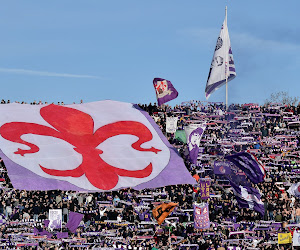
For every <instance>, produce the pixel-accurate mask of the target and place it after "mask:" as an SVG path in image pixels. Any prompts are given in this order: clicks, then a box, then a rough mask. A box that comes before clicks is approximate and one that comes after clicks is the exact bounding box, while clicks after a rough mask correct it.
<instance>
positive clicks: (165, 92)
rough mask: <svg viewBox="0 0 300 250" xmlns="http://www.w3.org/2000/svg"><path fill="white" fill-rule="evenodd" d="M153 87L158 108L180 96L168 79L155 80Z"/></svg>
mask: <svg viewBox="0 0 300 250" xmlns="http://www.w3.org/2000/svg"><path fill="white" fill-rule="evenodd" d="M153 86H154V89H155V93H156V98H157V104H158V106H160V105H162V104H164V103H166V102H168V101H171V100H173V99H175V98H176V97H177V96H178V92H177V90H176V89H175V88H174V86H173V84H172V83H171V82H170V81H168V80H166V79H162V78H154V79H153Z"/></svg>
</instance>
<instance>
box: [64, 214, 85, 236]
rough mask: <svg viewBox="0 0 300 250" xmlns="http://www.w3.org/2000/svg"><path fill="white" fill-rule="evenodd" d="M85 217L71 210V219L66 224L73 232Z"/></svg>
mask: <svg viewBox="0 0 300 250" xmlns="http://www.w3.org/2000/svg"><path fill="white" fill-rule="evenodd" d="M82 218H83V214H80V213H76V212H70V214H69V221H68V223H67V224H66V227H67V228H69V230H70V231H71V232H72V233H75V231H76V229H77V228H78V226H79V223H80V221H81V220H82Z"/></svg>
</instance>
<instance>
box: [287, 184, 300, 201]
mask: <svg viewBox="0 0 300 250" xmlns="http://www.w3.org/2000/svg"><path fill="white" fill-rule="evenodd" d="M287 192H288V193H289V194H290V195H293V196H295V197H297V198H300V182H298V183H294V184H292V186H290V187H289V189H288V190H287Z"/></svg>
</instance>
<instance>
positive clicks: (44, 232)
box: [39, 229, 53, 238]
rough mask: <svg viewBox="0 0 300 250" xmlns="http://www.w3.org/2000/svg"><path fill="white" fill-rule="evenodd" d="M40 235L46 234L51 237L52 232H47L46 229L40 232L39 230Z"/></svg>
mask: <svg viewBox="0 0 300 250" xmlns="http://www.w3.org/2000/svg"><path fill="white" fill-rule="evenodd" d="M39 234H40V235H42V236H43V235H47V238H51V237H52V236H53V234H52V233H49V232H48V231H46V230H45V229H44V230H43V231H42V232H39Z"/></svg>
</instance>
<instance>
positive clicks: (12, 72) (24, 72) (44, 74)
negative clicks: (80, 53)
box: [0, 68, 102, 79]
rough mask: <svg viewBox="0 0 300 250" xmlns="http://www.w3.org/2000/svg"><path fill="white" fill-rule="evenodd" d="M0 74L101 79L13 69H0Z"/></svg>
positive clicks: (89, 76) (91, 76)
mask: <svg viewBox="0 0 300 250" xmlns="http://www.w3.org/2000/svg"><path fill="white" fill-rule="evenodd" d="M0 72H3V73H9V74H20V75H35V76H49V77H69V78H91V79H102V78H101V77H98V76H93V75H77V74H68V73H56V72H48V71H39V70H28V69H14V68H0Z"/></svg>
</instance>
